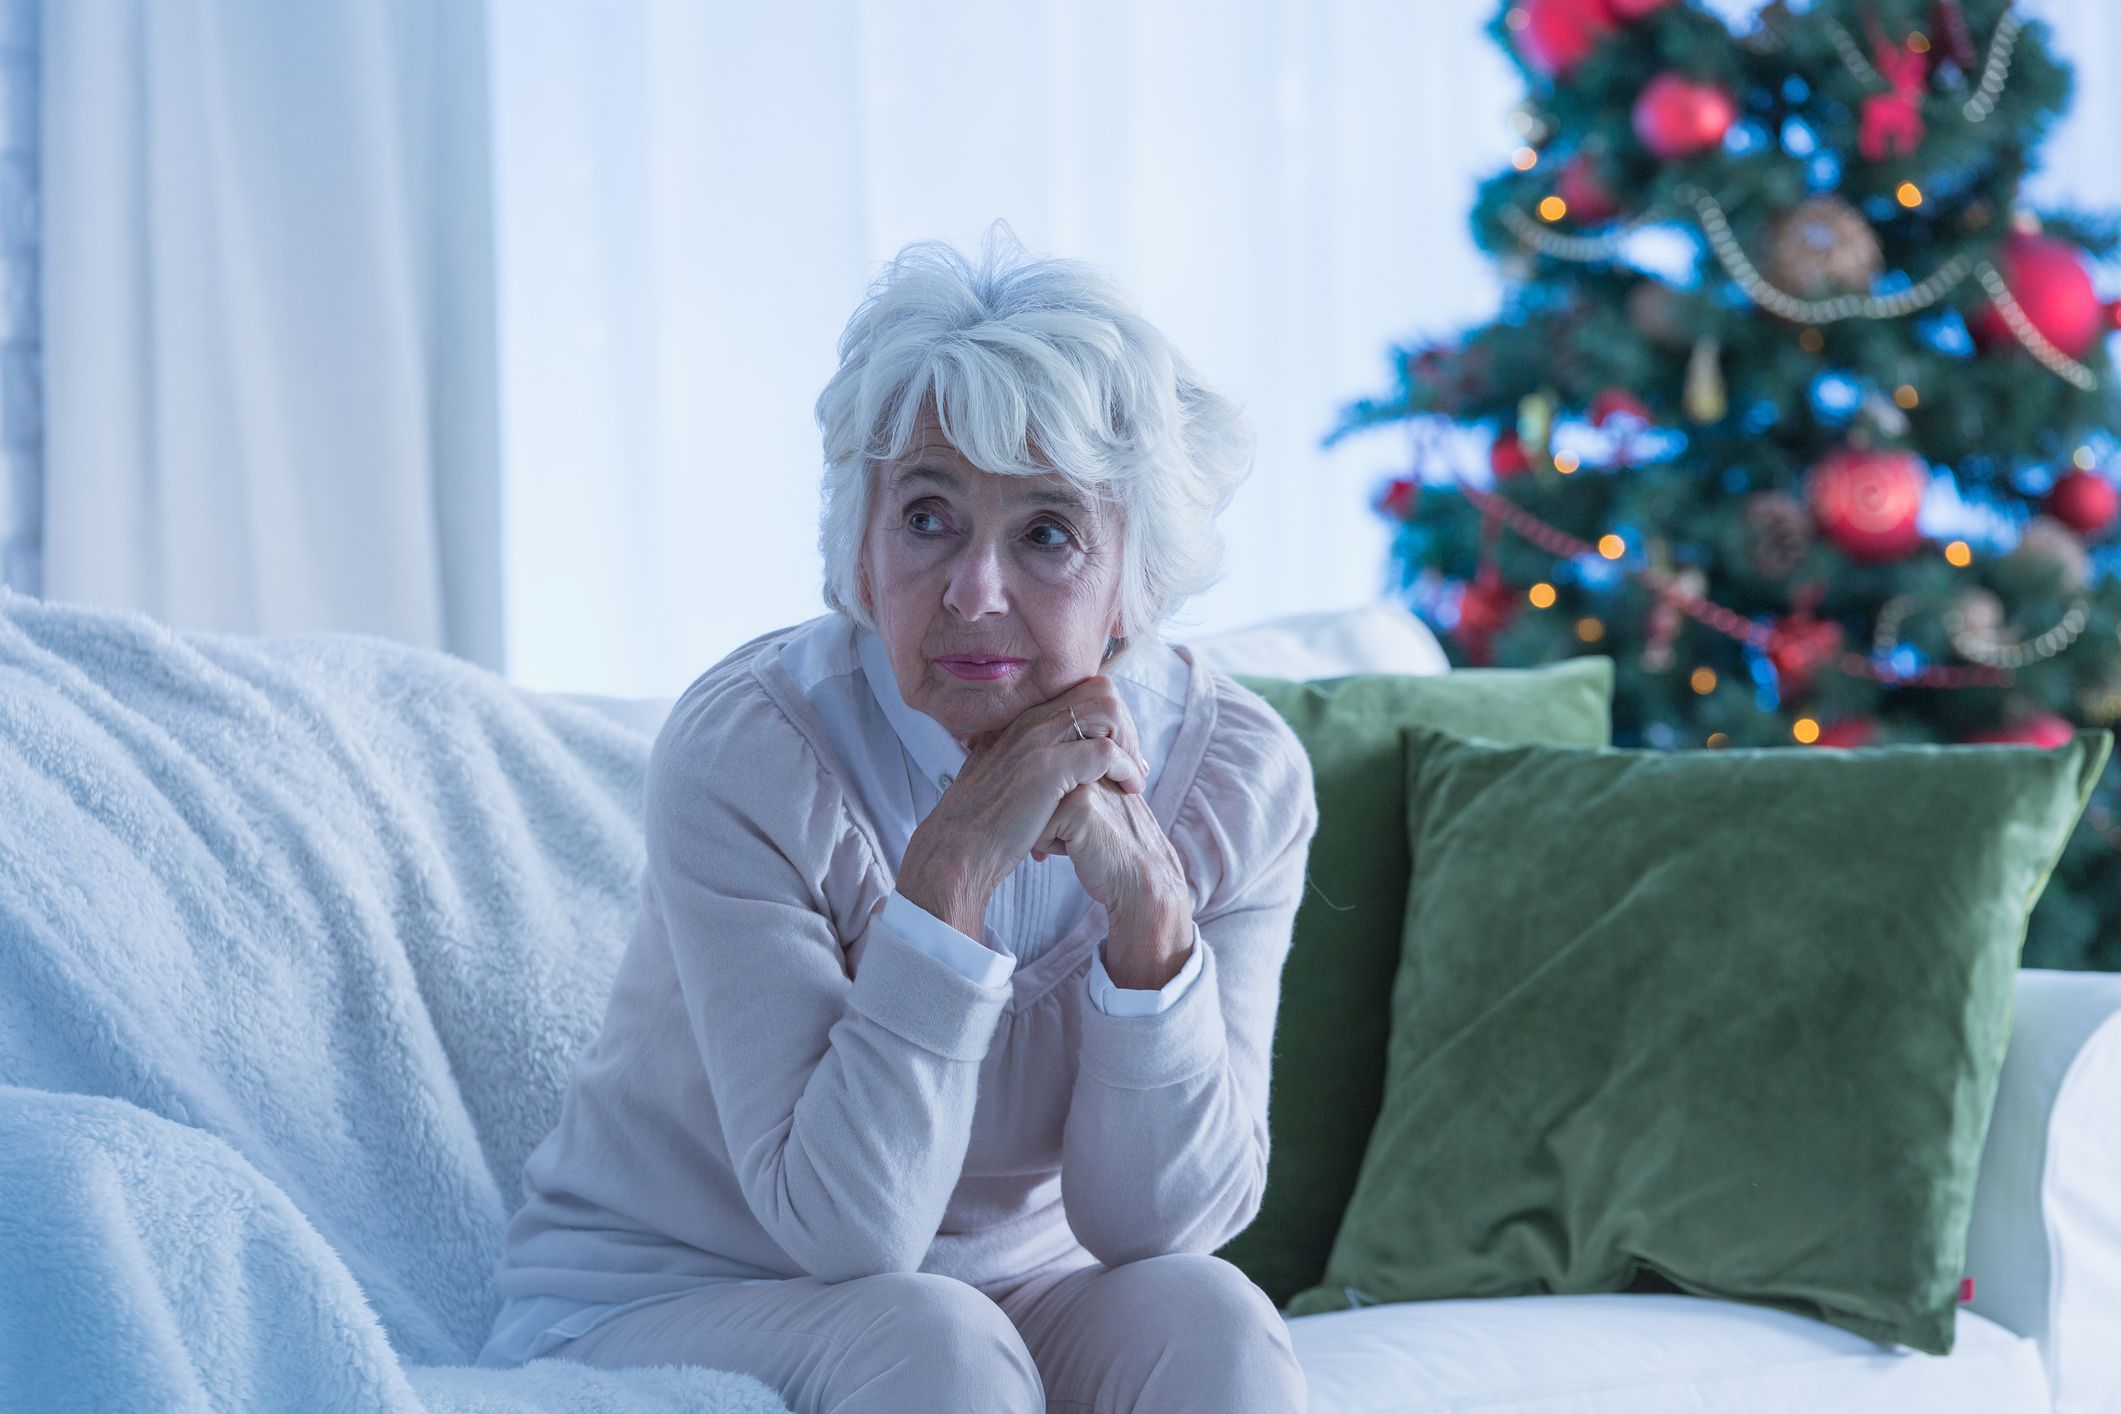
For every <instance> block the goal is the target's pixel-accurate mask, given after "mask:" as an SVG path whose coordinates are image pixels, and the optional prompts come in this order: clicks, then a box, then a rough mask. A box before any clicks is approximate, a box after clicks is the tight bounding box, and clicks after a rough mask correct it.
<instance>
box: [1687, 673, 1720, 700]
mask: <svg viewBox="0 0 2121 1414" xmlns="http://www.w3.org/2000/svg"><path fill="white" fill-rule="evenodd" d="M1687 684H1688V685H1689V686H1690V687H1692V688H1693V689H1694V691H1696V692H1698V693H1700V694H1701V695H1702V696H1703V697H1706V696H1708V695H1709V694H1710V693H1712V692H1714V691H1715V690H1716V670H1715V669H1714V668H1696V669H1694V672H1693V675H1692V676H1690V677H1689V678H1688V679H1687Z"/></svg>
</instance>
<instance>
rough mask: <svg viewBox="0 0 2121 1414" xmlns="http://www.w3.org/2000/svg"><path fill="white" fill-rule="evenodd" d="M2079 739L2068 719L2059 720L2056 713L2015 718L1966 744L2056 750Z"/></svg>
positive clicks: (2059, 717) (1971, 737)
mask: <svg viewBox="0 0 2121 1414" xmlns="http://www.w3.org/2000/svg"><path fill="white" fill-rule="evenodd" d="M2076 735H2077V728H2076V726H2075V724H2074V723H2072V722H2071V721H2070V720H2069V718H2067V717H2061V716H2057V715H2056V714H2055V713H2053V712H2034V713H2031V714H2030V715H2028V716H2024V717H2018V718H2015V719H2013V720H2011V721H2009V722H2006V723H2004V724H2003V725H2002V726H2000V727H1991V728H1989V729H1988V730H1987V731H1985V732H1975V733H1974V734H1973V735H1972V736H1970V737H1968V738H1966V740H1967V741H1969V742H1972V743H1975V744H1987V743H1996V744H2000V745H2004V746H2039V747H2056V746H2064V745H2067V744H2068V743H2069V742H2070V741H2071V740H2072V739H2074V738H2075V737H2076Z"/></svg>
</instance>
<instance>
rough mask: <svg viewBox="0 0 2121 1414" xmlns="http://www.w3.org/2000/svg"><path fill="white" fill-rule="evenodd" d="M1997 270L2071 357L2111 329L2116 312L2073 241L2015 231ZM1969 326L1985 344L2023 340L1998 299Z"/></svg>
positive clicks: (2036, 323) (2020, 302)
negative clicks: (2103, 299) (2095, 284)
mask: <svg viewBox="0 0 2121 1414" xmlns="http://www.w3.org/2000/svg"><path fill="white" fill-rule="evenodd" d="M1996 273H1997V274H1999V275H2001V276H2002V277H2003V284H2004V287H2005V288H2006V289H2008V290H2009V291H2010V292H2011V298H2012V299H2014V300H2016V301H2017V302H2018V307H2019V308H2020V309H2022V310H2024V311H2025V317H2026V319H2027V320H2028V321H2029V322H2030V323H2031V324H2032V326H2033V328H2035V329H2037V330H2039V331H2040V333H2041V334H2042V335H2043V336H2044V337H2045V338H2046V339H2047V341H2048V342H2049V343H2051V344H2053V345H2054V346H2055V347H2056V348H2058V349H2060V350H2062V352H2064V353H2066V354H2068V355H2069V356H2070V357H2071V358H2082V357H2084V355H2085V354H2087V353H2089V352H2090V351H2091V347H2092V345H2093V344H2096V343H2097V342H2099V340H2100V338H2101V337H2102V336H2103V335H2104V334H2105V333H2106V329H2105V327H2103V326H2105V325H2107V324H2108V323H2109V322H2110V321H2112V320H2113V319H2114V318H2115V317H2116V316H2115V314H2114V312H2113V310H2112V308H2111V307H2109V306H2107V305H2105V304H2102V303H2101V302H2100V299H2099V294H2098V291H2097V290H2096V289H2094V288H2093V286H2092V277H2091V272H2090V271H2088V270H2086V269H2085V268H2084V261H2083V260H2082V258H2080V256H2079V255H2078V252H2077V248H2076V247H2075V246H2073V245H2071V244H2070V243H2069V242H2068V241H2064V240H2058V239H2057V238H2055V237H2054V236H2043V235H2038V234H2035V233H2033V232H2029V231H2017V232H2013V233H2012V234H2011V235H2009V236H2007V237H2005V238H2004V241H2003V244H2002V245H2001V246H1999V247H1998V248H1997V250H1996ZM1967 327H1968V329H1970V330H1971V331H1972V333H1973V335H1974V338H1975V340H1976V341H1977V342H1979V343H1980V344H1981V345H1982V347H1983V348H1990V347H1994V346H1997V345H2004V346H2010V345H2014V344H2015V343H2016V342H2017V340H2016V336H2014V335H2013V334H2012V333H2011V327H2010V323H2009V321H2007V320H2006V319H2005V318H2004V317H2003V311H2002V310H2000V309H1998V308H1997V307H1996V306H1995V305H1994V304H1993V303H1990V304H1985V305H1983V306H1982V307H1981V309H1980V310H1979V312H1977V313H1976V314H1975V315H1974V317H1973V318H1972V319H1970V320H1968V321H1967Z"/></svg>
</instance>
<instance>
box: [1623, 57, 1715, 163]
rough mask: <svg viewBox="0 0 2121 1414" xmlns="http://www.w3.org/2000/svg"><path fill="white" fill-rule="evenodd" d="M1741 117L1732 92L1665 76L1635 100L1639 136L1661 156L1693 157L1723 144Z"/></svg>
mask: <svg viewBox="0 0 2121 1414" xmlns="http://www.w3.org/2000/svg"><path fill="white" fill-rule="evenodd" d="M1737 118H1738V103H1737V100H1735V99H1733V98H1732V97H1731V95H1730V91H1729V90H1728V89H1725V88H1722V87H1720V86H1718V85H1716V84H1712V83H1701V82H1699V81H1697V80H1694V79H1690V78H1687V77H1686V76H1685V75H1683V74H1674V73H1663V74H1659V75H1658V76H1657V77H1656V78H1653V79H1651V80H1650V81H1649V82H1648V83H1647V84H1645V85H1643V89H1642V92H1641V93H1640V94H1639V95H1637V97H1636V99H1635V136H1636V137H1638V138H1640V139H1642V145H1643V146H1644V147H1646V148H1648V149H1649V150H1650V151H1651V152H1653V153H1655V154H1656V155H1657V156H1659V157H1665V158H1672V157H1690V156H1692V155H1693V154H1694V153H1697V152H1706V151H1708V150H1709V149H1710V148H1712V147H1714V146H1716V144H1718V143H1720V142H1722V141H1723V135H1724V133H1726V132H1728V131H1729V130H1730V126H1731V124H1732V123H1733V122H1735V121H1737Z"/></svg>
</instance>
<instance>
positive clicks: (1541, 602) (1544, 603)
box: [1524, 579, 1555, 609]
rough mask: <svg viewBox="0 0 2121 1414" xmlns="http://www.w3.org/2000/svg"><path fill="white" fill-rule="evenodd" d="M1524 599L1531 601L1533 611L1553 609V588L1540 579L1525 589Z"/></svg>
mask: <svg viewBox="0 0 2121 1414" xmlns="http://www.w3.org/2000/svg"><path fill="white" fill-rule="evenodd" d="M1524 597H1525V598H1527V599H1529V600H1531V601H1532V607H1533V608H1535V609H1551V608H1553V607H1554V599H1555V594H1554V586H1553V585H1551V584H1548V583H1547V582H1546V581H1545V580H1543V579H1542V580H1541V581H1539V583H1537V584H1535V585H1533V586H1532V587H1531V588H1530V589H1527V590H1526V591H1525V595H1524Z"/></svg>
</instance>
